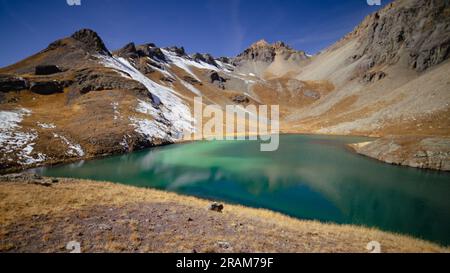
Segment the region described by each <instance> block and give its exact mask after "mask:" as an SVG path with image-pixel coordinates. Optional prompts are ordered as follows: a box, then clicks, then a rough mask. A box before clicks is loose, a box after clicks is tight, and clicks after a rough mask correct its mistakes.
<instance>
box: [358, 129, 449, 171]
mask: <svg viewBox="0 0 450 273" xmlns="http://www.w3.org/2000/svg"><path fill="white" fill-rule="evenodd" d="M349 146H350V147H351V148H352V149H353V150H354V151H355V152H357V153H358V154H361V155H364V156H367V157H370V158H374V159H377V160H379V161H382V162H385V163H388V164H393V165H401V166H408V167H413V168H419V169H430V170H437V171H450V138H448V137H424V136H422V137H421V136H389V137H382V138H380V139H377V140H375V141H371V142H364V143H356V144H351V145H349Z"/></svg>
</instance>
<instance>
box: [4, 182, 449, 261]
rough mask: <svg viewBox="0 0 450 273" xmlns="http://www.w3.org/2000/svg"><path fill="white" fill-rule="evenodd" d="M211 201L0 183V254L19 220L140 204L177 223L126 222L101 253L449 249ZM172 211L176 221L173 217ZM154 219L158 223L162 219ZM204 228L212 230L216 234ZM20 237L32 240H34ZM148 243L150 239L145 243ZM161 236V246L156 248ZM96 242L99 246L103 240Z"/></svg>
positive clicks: (85, 186)
mask: <svg viewBox="0 0 450 273" xmlns="http://www.w3.org/2000/svg"><path fill="white" fill-rule="evenodd" d="M209 204H210V202H209V201H206V200H201V199H197V198H193V197H187V196H181V195H177V194H174V193H167V192H162V191H157V190H152V189H142V188H136V187H131V186H124V185H118V184H112V183H106V182H105V183H99V182H91V181H82V180H72V179H62V180H61V182H60V183H58V184H55V185H53V186H51V187H43V186H38V185H31V184H26V183H23V182H4V183H0V212H1V213H0V227H2V228H1V233H0V242H2V244H1V245H2V246H1V249H0V251H8V250H10V249H13V248H14V242H13V243H11V242H10V241H8V240H7V239H8V235H7V234H8V227H9V226H11V225H12V226H14V224H15V223H18V222H20V221H24V219H25V220H26V219H32V217H35V216H36V215H45V216H46V217H48V219H51V221H50V220H49V222H45V224H46V225H49V226H52V225H53V224H54V223H53V222H52V221H54V222H60V220H58V219H64V217H68V216H70V215H74V214H77V213H78V214H79V215H82V216H83V217H91V216H92V217H93V215H90V214H94V212H93V211H94V209H93V208H95V207H99V206H106V207H108V208H122V209H123V208H128V207H130V206H135V207H137V208H138V209H137V210H138V211H139V210H140V208H142V210H147V211H148V210H149V208H155V209H156V213H158V214H159V213H161V215H166V216H167V217H169V218H168V219H170V220H171V221H175V227H174V226H173V225H172V226H171V225H169V224H167V226H166V227H165V228H164V230H163V231H161V230H159V231H158V230H157V228H156V227H154V228H153V227H152V228H148V229H146V230H145V231H144V232H142V231H139V226H140V222H139V221H137V220H133V219H130V220H127V221H126V222H127V225H126V230H127V234H124V236H125V237H126V238H127V239H125V241H123V240H122V241H121V240H119V239H118V238H117V236H113V235H112V234H111V233H110V234H109V237H105V238H106V239H105V240H106V242H105V243H104V244H102V245H101V247H100V248H99V249H95V251H100V252H105V251H106V252H128V251H132V250H136V249H138V250H139V251H140V252H145V251H152V252H188V251H192V249H197V250H198V251H200V252H216V251H221V250H220V249H219V250H218V249H217V247H215V244H216V243H217V242H220V241H226V242H230V243H231V245H233V246H234V248H232V249H230V250H228V251H239V252H367V250H366V249H365V247H366V245H367V243H368V242H370V241H379V242H380V243H381V245H382V251H384V252H448V251H449V249H448V248H442V247H439V246H437V245H435V244H432V243H428V242H425V241H421V240H417V239H414V238H410V237H407V236H402V235H396V234H391V233H386V232H382V231H379V230H376V229H369V228H363V227H356V226H348V225H335V224H323V223H319V222H314V221H301V220H297V219H293V218H290V217H287V216H284V215H281V214H279V213H275V212H271V211H268V210H262V209H252V208H247V207H242V206H237V205H228V204H227V205H225V211H224V213H223V214H219V213H214V212H210V211H208V210H207V209H206V208H207V207H208V205H209ZM144 207H146V209H144ZM131 211H132V210H130V212H126V210H125V212H124V213H123V214H124V215H126V216H127V217H128V218H129V217H131V216H130V215H132V212H131ZM177 213H178V214H177ZM190 213H193V215H195V216H191V217H193V218H195V220H196V221H197V223H200V226H198V227H196V228H195V229H193V230H190V229H188V228H189V227H187V224H186V222H185V221H186V219H185V218H184V217H188V216H187V215H190ZM175 216H176V219H173V218H174V217H175ZM170 217H172V218H170ZM128 218H127V219H128ZM179 218H181V219H179ZM163 219H164V218H163ZM163 219H161V222H164V223H166V222H167V219H165V220H163ZM153 220H155V219H153ZM155 221H157V219H156V220H155ZM52 223H53V224H52ZM156 223H157V224H159V223H158V221H157V222H156ZM242 223H244V224H245V225H243V224H242ZM34 224H36V223H34ZM241 225H243V226H241ZM183 227H184V228H185V229H186V230H184V229H183ZM204 228H206V229H208V228H211V229H212V232H208V231H205V230H204ZM71 229H74V227H70V228H69V227H67V228H66V229H65V230H68V231H70V230H71ZM230 230H232V231H230ZM5 234H6V235H5ZM45 234H46V236H47V237H46V238H43V240H50V239H51V238H52V237H51V236H52V232H51V231H50V230H49V231H47V233H45ZM116 235H117V234H116ZM120 237H122V236H120ZM149 238H150V239H149ZM21 240H22V241H24V242H27V240H30V238H22V239H21ZM149 240H150V242H153V243H152V244H150V243H144V241H145V242H148V241H149ZM156 241H158V242H161V245H159V244H156V245H155V243H154V242H156ZM98 242H99V244H101V238H99V241H98ZM30 243H31V242H30ZM11 244H12V245H11ZM130 245H131V246H132V248H131V249H130V248H129V247H130ZM25 246H26V245H25ZM18 251H20V249H19V250H18Z"/></svg>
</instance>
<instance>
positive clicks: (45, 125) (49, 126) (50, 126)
mask: <svg viewBox="0 0 450 273" xmlns="http://www.w3.org/2000/svg"><path fill="white" fill-rule="evenodd" d="M37 125H38V126H39V127H41V128H43V129H55V128H56V125H55V124H53V123H41V122H38V123H37Z"/></svg>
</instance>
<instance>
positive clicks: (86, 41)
mask: <svg viewBox="0 0 450 273" xmlns="http://www.w3.org/2000/svg"><path fill="white" fill-rule="evenodd" d="M71 37H72V38H73V39H75V40H77V41H79V42H81V44H82V46H83V48H84V49H85V50H86V51H87V52H90V53H100V54H105V55H109V56H110V55H111V53H110V52H109V50H108V49H107V48H106V46H105V43H103V40H102V39H101V38H100V36H98V34H97V33H96V32H95V31H93V30H90V29H81V30H79V31H77V32H75V33H74V34H73V35H72V36H71Z"/></svg>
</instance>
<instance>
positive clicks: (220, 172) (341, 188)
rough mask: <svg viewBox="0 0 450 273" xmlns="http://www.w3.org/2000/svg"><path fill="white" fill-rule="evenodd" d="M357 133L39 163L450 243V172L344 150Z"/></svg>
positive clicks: (59, 171)
mask: <svg viewBox="0 0 450 273" xmlns="http://www.w3.org/2000/svg"><path fill="white" fill-rule="evenodd" d="M362 141H367V138H359V137H332V136H304V135H284V136H281V138H280V148H279V150H278V151H276V152H260V143H259V142H253V141H227V142H196V143H189V144H179V145H172V146H165V147H159V148H153V149H150V150H145V151H140V152H135V153H132V154H128V155H123V156H115V157H109V158H105V159H100V160H94V161H87V162H80V163H75V164H70V165H63V166H56V167H51V168H45V169H40V170H38V172H40V173H42V174H43V175H46V176H57V177H73V178H87V179H93V180H103V181H113V182H118V183H122V184H129V185H135V186H141V187H151V188H156V189H163V190H167V191H173V192H177V193H182V194H187V195H193V196H197V197H202V198H207V199H212V200H217V201H226V202H229V203H236V204H241V205H246V206H250V207H256V208H267V209H270V210H274V211H278V212H282V213H284V214H287V215H290V216H293V217H297V218H300V219H312V220H319V221H323V222H334V223H344V224H355V225H363V226H369V227H377V228H379V229H382V230H386V231H393V232H398V233H403V234H409V235H413V236H415V237H419V238H423V239H426V240H430V241H434V242H438V243H440V244H442V245H450V173H443V172H434V171H424V170H418V169H414V168H407V167H399V166H392V165H388V164H385V163H381V162H378V161H376V160H373V159H369V158H366V157H363V156H360V155H357V154H355V153H353V152H351V151H349V150H348V149H347V148H346V147H345V144H348V143H354V142H362Z"/></svg>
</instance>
